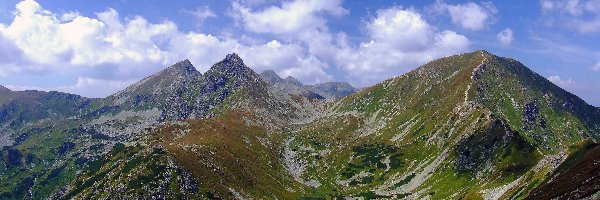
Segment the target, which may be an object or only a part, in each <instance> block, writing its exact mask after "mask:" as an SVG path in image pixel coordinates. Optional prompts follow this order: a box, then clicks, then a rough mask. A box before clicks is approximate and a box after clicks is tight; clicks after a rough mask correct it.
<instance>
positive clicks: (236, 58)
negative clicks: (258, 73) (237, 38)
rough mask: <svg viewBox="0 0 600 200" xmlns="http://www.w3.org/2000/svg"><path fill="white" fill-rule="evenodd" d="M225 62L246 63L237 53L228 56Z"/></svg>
mask: <svg viewBox="0 0 600 200" xmlns="http://www.w3.org/2000/svg"><path fill="white" fill-rule="evenodd" d="M225 60H228V61H240V62H244V61H243V60H242V58H240V56H238V55H237V54H236V53H231V54H227V56H225Z"/></svg>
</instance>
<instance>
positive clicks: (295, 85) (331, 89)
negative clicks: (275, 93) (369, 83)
mask: <svg viewBox="0 0 600 200" xmlns="http://www.w3.org/2000/svg"><path fill="white" fill-rule="evenodd" d="M260 77H261V79H262V80H263V81H265V82H266V83H268V84H269V85H271V86H272V87H274V88H277V89H279V90H281V91H283V92H286V93H288V94H296V95H300V96H304V97H311V98H312V99H321V97H322V98H325V99H339V98H342V97H345V96H348V95H350V94H352V93H354V92H356V91H358V90H357V89H356V88H354V87H352V86H351V85H350V84H348V83H346V82H327V83H320V84H315V85H303V84H302V83H301V82H300V81H298V80H297V79H296V78H294V77H291V76H288V77H286V78H285V79H282V78H281V77H279V75H277V73H275V72H274V71H273V70H267V71H264V72H262V73H261V74H260ZM315 93H316V94H318V96H317V95H314V94H315Z"/></svg>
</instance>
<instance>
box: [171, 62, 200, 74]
mask: <svg viewBox="0 0 600 200" xmlns="http://www.w3.org/2000/svg"><path fill="white" fill-rule="evenodd" d="M163 71H164V72H169V73H171V74H172V73H184V74H200V72H199V71H198V70H196V68H195V67H194V65H192V62H190V60H188V59H185V60H182V61H179V62H177V63H175V64H173V65H171V66H170V67H167V68H166V69H165V70H163Z"/></svg>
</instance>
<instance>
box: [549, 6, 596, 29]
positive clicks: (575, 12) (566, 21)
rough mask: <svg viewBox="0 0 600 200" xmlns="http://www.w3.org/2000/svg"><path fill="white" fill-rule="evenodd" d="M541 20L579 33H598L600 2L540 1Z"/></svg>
mask: <svg viewBox="0 0 600 200" xmlns="http://www.w3.org/2000/svg"><path fill="white" fill-rule="evenodd" d="M540 7H541V10H542V13H543V15H542V20H543V21H544V22H545V23H546V24H547V25H550V26H559V27H564V28H567V29H570V30H574V31H577V32H579V33H596V32H598V31H600V0H541V1H540Z"/></svg>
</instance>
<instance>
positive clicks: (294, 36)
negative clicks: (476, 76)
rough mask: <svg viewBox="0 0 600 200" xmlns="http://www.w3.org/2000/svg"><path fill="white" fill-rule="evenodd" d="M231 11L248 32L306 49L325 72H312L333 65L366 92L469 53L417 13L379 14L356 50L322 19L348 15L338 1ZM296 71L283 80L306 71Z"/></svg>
mask: <svg viewBox="0 0 600 200" xmlns="http://www.w3.org/2000/svg"><path fill="white" fill-rule="evenodd" d="M233 8H234V10H236V12H237V13H238V14H237V15H236V16H237V17H239V18H238V21H240V22H242V23H243V26H244V28H245V29H247V30H248V31H251V32H256V33H264V34H271V35H275V36H284V38H285V39H286V40H289V41H293V42H297V43H299V44H298V45H299V49H298V52H299V53H302V51H301V48H302V46H306V47H307V48H308V52H307V53H308V54H307V56H309V55H310V56H312V57H310V56H309V58H310V59H308V61H311V62H310V63H316V64H313V65H316V66H322V67H318V68H313V69H315V70H317V69H330V68H329V67H328V65H330V64H332V65H335V66H336V69H339V70H341V72H342V74H345V75H346V78H347V79H348V80H350V82H351V83H352V84H354V85H357V86H368V85H371V84H374V83H376V82H379V81H381V80H383V79H385V78H390V77H392V76H396V75H399V74H400V73H402V72H407V71H408V70H410V69H413V68H415V67H417V66H418V65H421V64H424V63H425V62H427V61H430V60H433V59H435V58H438V57H441V56H446V55H450V54H454V53H460V52H464V51H467V50H468V46H469V40H468V39H467V38H466V37H465V36H463V35H460V34H457V33H456V32H453V31H450V30H442V31H438V30H437V28H436V27H433V26H431V25H430V24H429V23H427V21H425V19H423V17H422V16H421V14H419V13H418V12H417V11H415V10H411V9H402V8H399V7H393V8H389V9H381V10H378V11H377V14H376V16H375V17H373V18H371V19H368V20H367V22H366V24H365V30H366V34H367V35H366V37H365V38H366V40H365V41H363V42H361V43H360V44H358V45H353V44H351V42H349V41H348V39H347V35H346V34H345V33H343V32H339V33H330V32H329V30H328V29H327V27H326V20H325V18H324V17H323V14H324V13H328V14H331V15H343V14H345V13H346V12H347V11H346V10H345V9H344V8H342V7H341V2H340V1H314V0H296V1H289V2H284V3H282V4H281V5H280V6H272V7H269V8H266V9H264V10H256V11H253V10H251V9H249V8H245V7H243V6H240V5H239V4H236V3H234V4H233ZM273 16H281V17H273ZM273 19H286V20H273ZM308 22H310V23H308ZM263 55H265V54H263ZM307 66H309V65H307ZM297 69H298V70H286V71H284V73H283V74H284V75H286V72H290V73H291V72H294V73H300V72H302V71H303V70H301V69H300V68H297ZM306 69H308V68H306ZM308 71H312V70H308ZM314 74H319V73H316V72H315V73H314Z"/></svg>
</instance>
